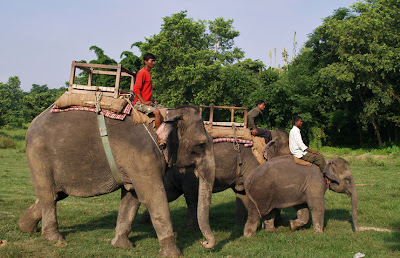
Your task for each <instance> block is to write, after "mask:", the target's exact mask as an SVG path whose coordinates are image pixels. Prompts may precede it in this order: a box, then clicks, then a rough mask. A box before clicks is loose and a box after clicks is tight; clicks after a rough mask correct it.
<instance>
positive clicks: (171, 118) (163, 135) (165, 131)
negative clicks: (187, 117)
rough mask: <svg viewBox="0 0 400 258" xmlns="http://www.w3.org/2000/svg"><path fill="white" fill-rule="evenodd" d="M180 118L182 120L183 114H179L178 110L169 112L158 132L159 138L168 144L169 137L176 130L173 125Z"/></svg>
mask: <svg viewBox="0 0 400 258" xmlns="http://www.w3.org/2000/svg"><path fill="white" fill-rule="evenodd" d="M180 118H182V113H180V112H177V111H176V110H169V111H168V112H167V115H166V117H165V120H164V122H163V123H162V124H161V125H160V127H159V128H158V129H157V131H156V134H157V135H158V138H159V139H161V140H163V141H164V142H167V139H168V136H169V135H170V133H171V132H172V130H173V129H174V125H173V123H174V122H175V121H176V120H178V119H180Z"/></svg>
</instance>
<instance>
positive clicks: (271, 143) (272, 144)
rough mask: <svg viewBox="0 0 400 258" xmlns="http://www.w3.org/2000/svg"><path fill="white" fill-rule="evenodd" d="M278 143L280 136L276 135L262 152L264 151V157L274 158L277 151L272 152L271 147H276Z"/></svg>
mask: <svg viewBox="0 0 400 258" xmlns="http://www.w3.org/2000/svg"><path fill="white" fill-rule="evenodd" d="M277 143H278V137H275V138H274V139H272V140H271V141H269V142H268V143H267V145H265V147H264V148H263V149H262V153H264V158H265V159H266V160H268V159H272V158H273V157H274V155H275V154H276V153H271V151H270V149H271V148H273V147H274V145H276V144H277Z"/></svg>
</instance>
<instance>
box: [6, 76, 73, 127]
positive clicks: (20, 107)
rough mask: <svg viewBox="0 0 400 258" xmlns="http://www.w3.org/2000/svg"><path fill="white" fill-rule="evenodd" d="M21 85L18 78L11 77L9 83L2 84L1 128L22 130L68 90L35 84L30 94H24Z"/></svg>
mask: <svg viewBox="0 0 400 258" xmlns="http://www.w3.org/2000/svg"><path fill="white" fill-rule="evenodd" d="M20 85H21V81H20V80H19V78H18V77H17V76H15V77H10V78H9V79H8V82H7V83H0V127H2V126H3V127H4V126H6V127H8V128H13V127H18V128H22V127H23V125H24V123H30V122H31V121H32V119H33V118H35V117H36V116H37V115H39V114H40V113H41V112H43V111H44V110H45V109H46V108H48V107H49V106H50V105H51V104H52V103H54V102H55V101H56V99H57V98H58V97H59V96H61V94H62V93H64V92H65V90H66V89H65V88H63V87H62V88H59V89H49V88H48V87H47V85H37V84H33V85H32V88H31V90H30V91H29V92H24V91H22V89H21V87H20Z"/></svg>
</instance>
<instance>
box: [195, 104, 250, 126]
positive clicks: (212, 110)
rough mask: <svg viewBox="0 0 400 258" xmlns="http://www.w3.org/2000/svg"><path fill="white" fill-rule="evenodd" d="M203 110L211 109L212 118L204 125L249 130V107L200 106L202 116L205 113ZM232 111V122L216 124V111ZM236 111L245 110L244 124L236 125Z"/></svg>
mask: <svg viewBox="0 0 400 258" xmlns="http://www.w3.org/2000/svg"><path fill="white" fill-rule="evenodd" d="M203 108H209V109H210V118H209V120H208V121H204V124H206V125H209V126H211V127H212V126H213V125H217V126H233V125H235V126H237V127H244V128H247V110H248V108H247V107H227V106H213V105H211V106H204V105H200V115H202V113H203ZM216 108H217V109H230V110H231V121H230V122H214V109H216ZM235 110H244V121H243V123H236V122H235Z"/></svg>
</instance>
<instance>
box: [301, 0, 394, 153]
mask: <svg viewBox="0 0 400 258" xmlns="http://www.w3.org/2000/svg"><path fill="white" fill-rule="evenodd" d="M399 25H400V2H399V1H396V0H371V1H367V2H360V3H356V4H354V5H353V6H352V12H351V11H350V10H349V9H339V10H337V11H336V12H335V13H334V15H332V16H330V17H328V18H326V19H325V21H324V23H323V25H321V26H320V27H318V28H317V29H316V30H315V32H314V33H313V35H312V37H311V38H310V41H309V42H308V46H310V47H312V49H313V53H314V55H315V56H314V57H315V60H318V66H319V68H320V69H319V71H318V74H319V76H320V80H321V85H322V87H324V88H325V90H326V92H329V95H330V97H331V101H330V103H331V104H333V105H334V106H337V107H338V106H341V105H342V106H343V104H337V103H343V102H348V103H351V107H352V108H351V112H353V113H354V112H356V113H357V116H356V119H357V120H358V122H359V124H360V126H362V125H363V124H371V125H372V127H373V129H374V131H375V134H376V139H377V142H378V144H379V145H380V146H382V145H383V140H382V137H381V127H382V126H385V125H388V124H391V125H395V126H397V127H398V126H399V125H400V124H399V115H398V114H399V111H400V110H399V97H398V96H399V94H400V90H399V88H398V81H399V76H398V71H399V69H400V64H399V62H398V59H399V57H400V48H399V47H400V34H399V31H398V28H399ZM334 102H336V103H334Z"/></svg>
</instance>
